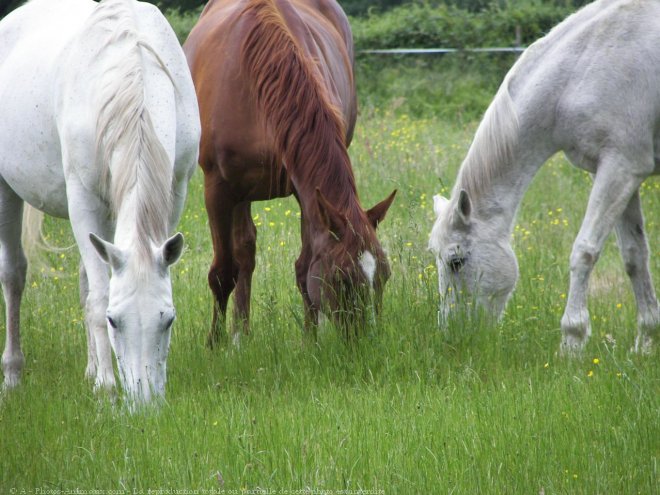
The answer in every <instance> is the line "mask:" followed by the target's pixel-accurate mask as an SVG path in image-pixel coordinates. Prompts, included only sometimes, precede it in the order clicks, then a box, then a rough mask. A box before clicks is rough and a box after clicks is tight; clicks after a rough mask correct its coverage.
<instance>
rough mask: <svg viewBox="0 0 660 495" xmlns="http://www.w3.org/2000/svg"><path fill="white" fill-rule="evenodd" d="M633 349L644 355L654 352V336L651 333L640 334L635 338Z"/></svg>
mask: <svg viewBox="0 0 660 495" xmlns="http://www.w3.org/2000/svg"><path fill="white" fill-rule="evenodd" d="M633 351H634V352H636V353H639V354H644V355H649V354H651V353H652V352H653V337H651V336H650V335H638V336H637V338H636V339H635V347H634V348H633Z"/></svg>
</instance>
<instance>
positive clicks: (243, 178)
mask: <svg viewBox="0 0 660 495" xmlns="http://www.w3.org/2000/svg"><path fill="white" fill-rule="evenodd" d="M184 52H185V53H186V56H187V58H188V63H189V65H190V68H191V71H192V75H193V81H194V84H195V89H196V92H197V98H198V101H199V105H200V114H201V120H202V141H201V148H200V165H201V167H202V169H203V170H204V180H205V199H206V209H207V211H208V215H209V223H210V227H211V236H212V240H213V250H214V259H213V263H212V264H211V268H210V271H209V276H208V280H209V285H210V287H211V291H212V292H213V294H214V296H215V299H216V305H215V307H214V312H213V324H212V328H211V332H210V334H209V339H208V343H209V345H213V344H214V342H215V341H216V340H218V338H219V337H220V335H221V325H222V324H223V323H224V318H225V315H226V310H227V302H228V299H229V295H230V294H231V292H232V291H233V290H234V288H235V289H236V296H235V311H234V326H233V334H234V339H237V338H238V336H239V335H240V330H241V327H242V329H243V331H245V333H247V332H248V331H249V324H248V319H249V309H250V290H251V279H252V273H253V271H254V267H255V245H256V229H255V225H254V222H253V220H252V216H251V212H250V206H251V203H252V202H253V201H259V200H268V199H272V198H276V197H284V196H288V195H290V194H293V195H294V196H295V197H296V199H297V200H298V203H299V204H300V208H301V211H302V215H301V218H302V220H301V231H302V251H301V253H300V256H299V258H298V260H297V261H296V278H297V283H298V288H299V289H300V292H301V293H302V298H303V302H304V306H305V330H308V331H311V335H314V336H315V334H316V330H315V328H316V324H317V323H318V316H319V311H322V312H324V313H325V314H327V315H328V316H330V317H331V319H332V320H333V321H335V322H336V323H338V324H340V325H341V326H342V328H343V329H344V330H345V331H346V332H348V331H349V329H350V331H351V332H353V331H355V330H356V329H357V328H358V327H359V325H360V323H361V322H364V319H365V317H366V315H367V314H368V312H369V308H370V304H368V303H367V301H369V300H372V296H373V301H374V302H375V306H376V310H377V309H378V306H379V304H380V301H381V297H382V291H383V287H384V284H385V282H386V280H387V279H388V278H389V275H390V270H389V265H388V262H387V258H386V256H385V254H384V253H383V249H382V248H381V245H380V243H379V242H378V239H377V237H376V227H377V226H378V224H379V222H381V221H382V220H383V218H384V216H385V214H386V212H387V210H388V208H389V207H390V205H391V203H392V201H393V199H394V195H395V193H396V191H394V192H393V193H392V194H391V195H390V196H389V197H388V198H387V199H385V200H384V201H382V202H381V203H379V204H377V205H376V206H374V207H373V208H372V209H370V210H368V211H365V210H363V209H362V207H361V206H360V201H359V199H358V193H357V188H356V184H355V177H354V176H353V171H352V168H351V163H350V159H349V156H348V152H347V147H348V145H349V143H350V141H351V138H352V135H353V129H354V126H355V119H356V114H357V110H356V95H355V84H354V80H353V44H352V35H351V31H350V27H349V24H348V20H347V19H346V16H345V14H344V13H343V11H342V10H341V8H340V7H339V5H338V4H337V3H336V2H335V1H334V0H211V1H210V2H209V3H208V4H207V5H206V8H205V9H204V11H203V12H202V14H201V17H200V19H199V21H198V23H197V25H196V26H195V27H194V28H193V30H192V32H191V33H190V36H189V37H188V39H187V40H186V42H185V44H184ZM367 295H368V296H367ZM365 296H367V297H365ZM306 333H307V332H306ZM347 335H348V334H347Z"/></svg>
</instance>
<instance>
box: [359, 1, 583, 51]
mask: <svg viewBox="0 0 660 495" xmlns="http://www.w3.org/2000/svg"><path fill="white" fill-rule="evenodd" d="M572 10H573V8H572V7H567V6H557V5H554V4H548V3H547V2H537V1H528V2H515V3H512V4H509V5H508V6H506V7H501V6H499V5H497V4H491V6H490V7H488V8H487V9H485V10H482V11H479V12H470V11H467V10H464V9H460V8H458V7H455V6H451V5H444V4H443V5H430V4H428V3H421V2H416V3H411V4H406V5H402V6H400V7H395V8H393V9H391V10H389V11H387V12H385V13H382V14H372V15H369V16H367V17H355V18H351V26H352V29H353V36H354V39H355V45H356V48H357V49H358V50H360V49H373V48H438V47H449V48H469V47H497V46H512V45H513V44H514V43H515V42H516V28H517V27H519V29H520V34H521V39H520V41H521V43H522V44H523V45H527V44H529V43H531V42H533V41H534V40H536V39H537V38H539V37H541V36H543V35H544V34H545V33H547V32H548V31H549V30H550V29H551V28H552V27H553V26H554V25H556V24H558V23H559V22H560V21H561V20H562V19H564V18H565V17H566V16H567V15H568V14H569V13H570V12H571V11H572Z"/></svg>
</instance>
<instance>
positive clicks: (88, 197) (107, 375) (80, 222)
mask: <svg viewBox="0 0 660 495" xmlns="http://www.w3.org/2000/svg"><path fill="white" fill-rule="evenodd" d="M67 195H68V200H69V216H70V219H71V228H72V230H73V234H74V236H75V238H76V243H77V244H78V249H79V250H80V257H81V259H82V264H83V265H84V268H81V275H82V272H84V273H85V274H86V279H87V283H86V287H85V284H84V282H83V281H81V288H82V289H85V288H86V289H87V296H86V298H85V300H84V301H82V303H83V305H84V306H83V307H84V310H85V323H86V325H87V337H88V342H87V345H88V364H87V369H86V375H88V376H89V374H91V373H94V372H95V373H96V375H95V380H94V388H95V390H113V389H114V388H115V375H114V368H113V363H112V348H111V345H110V339H109V337H108V328H107V323H106V311H107V308H108V283H109V274H108V269H107V267H106V265H105V264H104V263H103V262H102V261H101V259H100V258H99V257H98V256H97V254H96V251H95V250H94V248H93V246H92V245H91V242H90V240H89V233H90V232H94V233H96V234H98V235H101V236H103V237H106V238H111V236H109V235H108V234H109V232H108V228H107V225H106V224H105V223H104V222H103V221H102V220H101V219H104V218H109V216H108V215H107V212H106V207H105V206H104V205H103V204H102V203H101V201H100V200H99V198H98V197H97V196H96V195H94V194H91V193H89V192H88V191H86V190H85V189H84V187H83V186H81V185H80V184H79V183H78V182H76V181H70V182H69V183H67ZM81 205H85V206H84V207H81ZM81 299H82V294H81ZM92 354H95V355H96V356H95V358H94V356H93V355H92ZM90 378H91V376H90Z"/></svg>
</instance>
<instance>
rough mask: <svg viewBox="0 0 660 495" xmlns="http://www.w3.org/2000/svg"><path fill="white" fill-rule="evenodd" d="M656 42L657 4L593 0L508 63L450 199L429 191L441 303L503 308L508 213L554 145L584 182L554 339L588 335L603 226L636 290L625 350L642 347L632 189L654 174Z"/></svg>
mask: <svg viewBox="0 0 660 495" xmlns="http://www.w3.org/2000/svg"><path fill="white" fill-rule="evenodd" d="M658 46H660V3H658V2H654V1H644V0H641V1H640V0H599V1H596V2H594V3H593V4H590V5H588V6H586V7H584V8H583V9H582V10H580V11H578V12H577V13H575V14H573V15H572V16H570V17H568V18H567V19H566V20H564V21H563V22H562V23H561V24H559V25H558V26H556V27H555V28H554V29H553V30H552V31H550V33H548V35H546V36H545V37H544V38H542V39H540V40H538V41H537V42H535V43H534V44H532V45H531V46H530V47H529V48H528V49H527V50H526V51H525V52H524V53H523V55H522V56H521V58H520V59H519V60H518V61H517V62H516V63H515V64H514V66H513V68H512V69H511V70H510V71H509V73H508V74H507V76H506V77H505V79H504V82H503V83H502V85H501V87H500V89H499V91H498V92H497V94H496V96H495V98H494V100H493V102H492V103H491V105H490V107H489V108H488V109H487V111H486V113H485V115H484V118H483V120H482V122H481V124H480V125H479V128H478V129H477V132H476V135H475V137H474V141H473V142H472V145H471V146H470V149H469V151H468V153H467V156H466V158H465V161H464V162H463V164H462V166H461V168H460V171H459V173H458V177H457V179H456V184H455V187H454V189H453V192H452V197H451V199H449V200H448V199H445V198H441V197H439V196H438V197H435V198H434V208H435V212H436V214H437V221H436V222H435V225H434V226H433V230H432V232H431V236H430V241H429V247H430V249H431V250H432V251H433V252H434V253H435V256H436V259H437V264H438V273H439V286H440V294H441V300H442V302H441V309H442V312H444V313H445V314H447V312H448V311H449V309H450V307H451V305H452V304H454V303H456V302H457V301H456V298H455V294H456V293H457V292H459V291H460V290H461V289H462V290H463V293H464V294H467V295H470V296H472V297H474V298H475V299H476V300H477V301H478V302H479V303H480V304H479V305H480V306H482V307H485V308H486V309H487V310H490V311H491V312H492V313H493V314H496V315H499V314H501V313H502V311H503V310H504V307H505V305H506V302H507V299H508V298H509V296H510V294H511V293H512V291H513V288H514V285H515V283H516V279H517V277H518V265H517V262H516V258H515V256H514V253H513V250H512V249H511V245H510V238H511V232H512V227H513V221H514V216H515V211H516V209H517V207H518V205H519V204H520V202H521V200H522V197H523V194H524V192H525V190H526V189H527V187H528V186H529V184H530V182H531V180H532V178H533V177H534V175H535V174H536V172H537V171H538V169H539V168H540V167H541V165H543V163H544V162H545V161H546V160H547V159H548V158H549V157H550V156H551V155H552V154H554V153H555V152H557V151H559V150H563V151H564V153H565V154H566V156H567V157H568V158H569V160H570V161H571V162H572V163H573V165H575V166H576V167H579V168H581V169H583V170H587V171H589V172H590V173H592V174H593V177H594V182H593V188H592V191H591V195H590V198H589V203H588V206H587V210H586V214H585V217H584V220H583V222H582V226H581V227H580V230H579V233H578V235H577V238H576V240H575V243H574V245H573V250H572V253H571V256H570V289H569V294H568V300H567V304H566V308H565V311H564V315H563V317H562V320H561V329H562V335H563V336H562V343H561V348H562V350H563V351H564V352H568V353H571V352H574V351H579V350H580V349H582V348H583V346H584V345H585V343H586V341H587V339H588V337H589V335H590V333H591V329H590V324H589V313H588V311H587V305H586V294H587V287H588V281H589V276H590V274H591V271H592V269H593V267H594V264H595V263H596V261H597V259H598V257H599V255H600V252H601V250H602V247H603V243H604V242H605V239H606V238H607V236H608V234H609V233H610V232H611V231H612V229H614V230H615V231H616V234H617V239H618V245H619V249H620V251H621V255H622V257H623V261H624V264H625V268H626V272H627V273H628V275H629V277H630V280H631V282H632V287H633V291H634V293H635V297H636V299H637V311H638V326H639V329H638V335H637V338H636V343H635V349H637V350H643V349H647V348H648V347H650V345H651V342H652V340H653V338H654V335H657V331H658V328H659V326H660V311H659V309H658V301H657V299H656V295H655V291H654V289H653V284H652V281H651V275H650V272H649V248H648V243H647V240H646V236H645V233H644V220H643V216H642V209H641V204H640V197H639V188H640V185H641V184H642V182H643V181H644V180H645V179H646V178H647V177H649V176H650V175H653V174H657V173H658V172H660V158H659V157H660V153H659V152H658V146H659V145H660V52H658V49H657V48H658ZM457 289H459V290H457Z"/></svg>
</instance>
